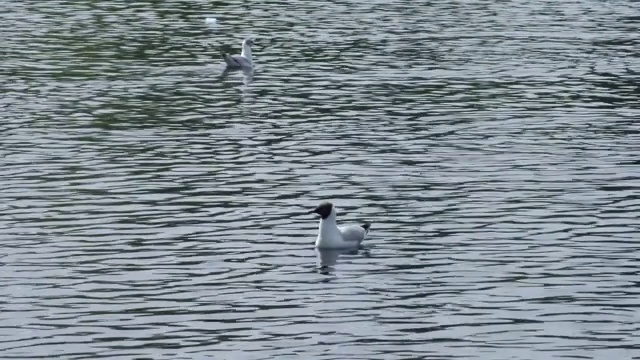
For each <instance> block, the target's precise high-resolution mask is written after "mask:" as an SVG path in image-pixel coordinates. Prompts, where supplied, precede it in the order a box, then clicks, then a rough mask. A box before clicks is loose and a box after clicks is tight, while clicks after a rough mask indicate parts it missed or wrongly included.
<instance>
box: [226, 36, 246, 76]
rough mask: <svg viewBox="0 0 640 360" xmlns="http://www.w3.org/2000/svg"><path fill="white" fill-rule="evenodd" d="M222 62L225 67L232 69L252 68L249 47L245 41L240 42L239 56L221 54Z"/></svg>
mask: <svg viewBox="0 0 640 360" xmlns="http://www.w3.org/2000/svg"><path fill="white" fill-rule="evenodd" d="M222 57H223V58H224V62H226V63H227V67H229V68H234V69H251V68H253V58H252V57H251V46H250V45H249V44H248V43H247V40H244V41H243V42H242V52H241V53H240V55H228V54H223V55H222Z"/></svg>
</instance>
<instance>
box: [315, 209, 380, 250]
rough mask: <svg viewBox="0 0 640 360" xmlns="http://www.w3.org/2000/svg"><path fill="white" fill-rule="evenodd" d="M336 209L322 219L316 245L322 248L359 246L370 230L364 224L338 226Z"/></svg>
mask: <svg viewBox="0 0 640 360" xmlns="http://www.w3.org/2000/svg"><path fill="white" fill-rule="evenodd" d="M336 215H337V214H336V209H335V207H333V208H332V209H331V214H330V215H329V216H328V217H327V218H326V219H320V225H319V226H318V238H317V239H316V247H317V248H320V249H344V248H353V247H357V246H359V245H360V243H362V240H364V238H365V236H366V235H367V233H368V232H369V230H368V229H365V228H364V227H362V226H358V225H349V226H341V227H338V224H337V222H336Z"/></svg>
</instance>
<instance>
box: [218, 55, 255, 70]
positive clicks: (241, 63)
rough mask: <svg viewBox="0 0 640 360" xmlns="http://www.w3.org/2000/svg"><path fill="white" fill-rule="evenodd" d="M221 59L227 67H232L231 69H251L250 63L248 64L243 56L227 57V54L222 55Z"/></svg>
mask: <svg viewBox="0 0 640 360" xmlns="http://www.w3.org/2000/svg"><path fill="white" fill-rule="evenodd" d="M222 57H223V59H224V62H226V63H227V66H229V67H232V68H250V67H251V62H249V60H247V59H246V58H245V57H244V56H241V55H233V56H230V55H227V54H222Z"/></svg>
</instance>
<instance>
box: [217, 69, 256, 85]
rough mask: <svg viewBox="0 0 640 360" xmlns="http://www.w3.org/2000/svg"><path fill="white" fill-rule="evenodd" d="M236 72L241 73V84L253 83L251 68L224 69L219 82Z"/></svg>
mask: <svg viewBox="0 0 640 360" xmlns="http://www.w3.org/2000/svg"><path fill="white" fill-rule="evenodd" d="M237 72H242V82H243V83H244V85H249V84H251V83H252V82H253V68H239V69H230V68H225V69H224V71H223V72H222V74H220V80H224V79H226V78H227V77H228V76H229V74H231V73H237Z"/></svg>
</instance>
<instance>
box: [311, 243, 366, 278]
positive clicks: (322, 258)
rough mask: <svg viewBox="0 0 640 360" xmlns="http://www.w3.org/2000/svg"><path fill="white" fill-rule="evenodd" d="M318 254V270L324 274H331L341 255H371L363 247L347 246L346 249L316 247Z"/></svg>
mask: <svg viewBox="0 0 640 360" xmlns="http://www.w3.org/2000/svg"><path fill="white" fill-rule="evenodd" d="M316 254H317V255H318V272H320V274H323V275H329V274H331V272H332V270H334V267H335V265H336V263H337V262H338V258H340V256H344V255H364V256H365V257H368V256H369V255H370V253H369V250H368V249H365V248H362V247H358V248H346V249H317V248H316Z"/></svg>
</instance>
